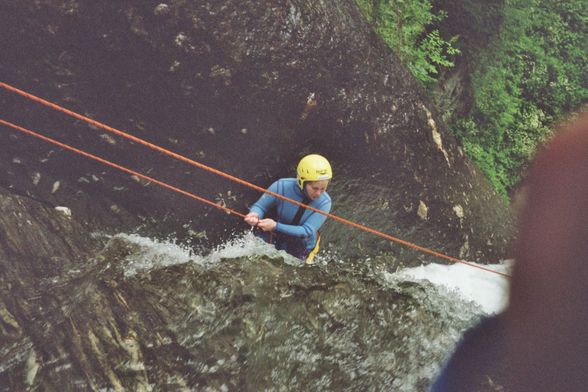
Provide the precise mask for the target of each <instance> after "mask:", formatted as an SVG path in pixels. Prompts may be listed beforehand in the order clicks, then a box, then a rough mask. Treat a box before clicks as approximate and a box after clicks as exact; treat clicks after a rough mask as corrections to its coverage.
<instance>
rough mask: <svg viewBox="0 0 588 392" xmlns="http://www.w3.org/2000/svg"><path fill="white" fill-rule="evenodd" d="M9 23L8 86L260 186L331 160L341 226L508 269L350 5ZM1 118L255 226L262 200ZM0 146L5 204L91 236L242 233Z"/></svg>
mask: <svg viewBox="0 0 588 392" xmlns="http://www.w3.org/2000/svg"><path fill="white" fill-rule="evenodd" d="M3 7H4V9H3V12H2V21H1V22H2V23H0V25H1V26H2V27H1V29H2V30H1V33H2V36H3V37H6V39H5V40H4V41H3V43H2V45H3V47H2V49H3V53H5V56H4V58H5V60H3V61H2V63H1V64H0V70H1V72H2V74H3V75H4V76H5V80H6V81H7V82H8V83H12V84H15V85H16V86H18V87H20V88H23V89H26V90H30V91H31V92H33V93H37V94H39V95H41V96H43V97H45V98H48V99H51V100H54V101H56V102H57V103H59V104H61V105H63V106H66V107H68V108H71V109H73V110H76V111H78V112H80V113H82V114H85V115H88V116H91V117H93V118H96V119H99V120H101V121H104V122H106V123H108V124H110V125H113V126H116V127H119V128H122V129H123V130H128V131H129V132H130V133H132V134H134V135H136V136H139V137H144V138H146V139H148V140H149V141H151V142H154V143H157V144H160V145H162V146H163V147H165V148H169V149H171V150H173V151H176V152H178V153H181V154H183V155H186V156H189V157H190V158H193V159H196V160H198V161H201V162H203V163H206V164H209V165H211V166H213V167H215V168H218V169H221V170H225V171H228V172H229V173H231V174H234V175H237V176H239V177H241V178H244V179H247V180H249V181H251V182H254V183H256V184H258V185H261V186H267V185H269V184H270V183H271V182H272V181H273V180H275V179H276V178H278V177H281V176H291V175H292V174H293V169H294V167H295V164H296V162H297V160H298V159H299V158H300V156H302V155H303V154H305V153H311V152H316V153H321V154H323V155H325V156H327V157H328V158H329V159H330V160H331V161H332V164H333V167H334V171H335V180H334V181H333V183H332V185H331V188H330V193H331V196H332V197H333V199H334V200H335V204H334V211H333V212H334V213H336V214H339V215H341V216H343V217H346V218H349V219H352V220H357V221H360V222H362V223H364V224H367V225H369V226H372V227H375V228H377V229H380V230H383V231H386V232H388V233H391V234H393V235H397V236H399V237H402V238H405V239H407V240H411V241H415V242H417V243H419V244H420V245H425V246H431V247H434V248H435V249H437V250H443V251H446V252H448V253H450V254H452V255H459V256H461V257H465V258H476V259H481V260H488V259H495V258H496V257H498V256H499V255H502V254H503V253H504V251H505V247H506V244H507V241H508V238H509V235H510V232H509V229H510V217H509V212H508V211H507V209H506V207H505V205H504V203H503V201H502V200H500V198H499V197H497V196H496V195H495V194H494V193H493V192H492V191H491V189H490V187H489V186H488V184H487V183H486V181H485V180H484V179H482V178H481V176H480V174H479V173H478V172H477V171H476V170H475V169H474V168H473V167H471V166H469V164H468V163H467V162H466V161H465V158H464V157H463V155H462V154H461V152H460V151H459V148H458V147H457V146H456V144H455V141H454V140H453V138H452V137H451V136H450V135H448V133H447V130H446V129H445V126H444V125H443V123H442V122H441V121H440V120H438V119H437V117H436V114H435V109H434V108H433V107H432V105H431V103H430V102H429V101H428V100H427V99H426V98H425V95H424V94H423V92H422V91H420V89H419V86H418V85H417V84H416V82H415V81H413V80H412V78H411V77H410V75H409V73H408V72H407V71H406V70H405V69H404V68H403V67H402V66H401V64H400V63H399V61H398V59H397V58H396V57H395V56H394V55H393V54H392V53H391V52H390V51H389V50H388V49H387V48H385V47H384V45H382V43H381V42H380V41H379V40H378V39H377V37H376V36H375V34H374V33H373V32H372V31H370V30H369V28H368V26H367V25H366V24H365V23H364V21H363V19H362V17H361V14H360V12H359V11H358V10H357V8H356V6H355V3H354V2H353V1H352V0H345V1H324V2H318V3H317V2H315V1H303V0H298V1H272V2H269V3H261V2H258V1H222V2H218V1H199V2H185V1H169V2H145V1H124V2H116V3H113V2H108V1H79V0H77V1H76V0H74V1H68V2H62V1H52V0H42V1H20V2H16V1H13V2H8V3H7V4H5V5H3ZM23 48H26V49H23ZM0 100H1V103H2V107H3V108H5V110H4V111H3V112H4V114H3V115H4V116H5V118H7V119H8V120H11V121H14V122H16V123H18V124H22V125H25V126H28V127H31V128H33V129H35V130H44V132H46V133H47V134H50V135H51V136H53V137H56V138H58V139H59V140H62V141H66V142H68V143H70V144H74V145H75V146H77V147H79V148H85V149H88V150H90V151H92V152H93V153H95V154H97V155H100V156H104V157H106V158H109V159H113V160H115V161H116V162H117V163H119V164H122V165H125V166H128V167H130V168H133V169H136V170H139V171H141V172H145V173H148V174H149V175H151V176H153V177H156V178H160V179H162V180H165V181H168V182H170V183H172V184H173V185H179V186H181V187H183V188H186V189H187V190H189V191H191V192H195V193H197V194H198V195H200V196H203V197H206V198H209V199H211V200H213V201H215V202H217V203H224V204H226V205H228V206H230V207H232V208H235V209H237V210H239V211H245V210H246V207H247V206H248V205H250V204H251V203H252V202H253V201H254V200H255V199H256V198H257V197H258V196H259V194H258V193H257V192H256V191H252V190H249V189H246V188H244V187H243V186H241V185H237V184H233V183H230V182H229V181H226V180H224V179H221V178H218V177H215V176H214V175H211V174H208V173H204V172H203V171H202V170H200V169H197V168H193V167H190V166H187V165H186V164H184V163H179V162H177V161H173V160H172V159H171V158H166V157H163V156H162V155H161V154H159V153H156V152H153V151H147V150H146V149H145V148H144V147H143V146H137V145H135V144H132V143H129V142H128V141H126V140H122V139H121V138H119V137H115V136H112V135H107V133H106V132H105V131H103V130H100V129H95V127H89V126H87V125H85V124H83V123H82V122H80V121H74V120H71V119H69V118H68V117H67V116H64V115H62V114H57V113H54V112H53V111H51V110H48V109H44V108H42V107H41V106H40V105H38V104H32V103H31V102H28V101H26V100H25V99H22V98H19V97H16V96H14V95H13V94H10V93H6V92H2V93H1V95H0ZM0 138H1V140H2V144H3V146H6V148H3V149H2V152H1V153H0V154H1V160H0V165H1V166H0V167H1V168H2V172H3V173H4V174H3V176H2V177H3V178H2V184H3V186H4V187H7V188H9V189H11V191H12V192H16V193H19V194H25V195H31V196H32V197H35V198H37V199H40V200H43V201H46V202H48V203H50V204H51V205H66V206H68V207H70V208H71V209H72V213H73V214H78V216H81V217H83V218H84V220H86V221H88V222H90V223H91V224H92V225H95V226H96V227H103V228H106V229H112V228H113V227H117V228H125V227H137V226H139V227H141V229H142V230H144V231H147V232H151V233H153V232H155V233H158V234H162V235H166V234H169V233H170V232H172V233H176V235H177V236H178V237H180V238H181V239H183V240H185V241H187V242H190V241H191V240H194V241H196V240H195V239H194V238H195V237H194V235H193V233H195V232H196V233H204V234H203V235H201V236H200V238H204V239H205V242H213V241H215V240H219V239H222V238H226V237H227V235H228V234H229V233H232V232H234V231H239V230H241V229H243V228H244V227H243V226H242V223H241V222H240V221H239V219H238V218H233V217H228V216H226V215H225V214H223V213H218V212H217V211H216V210H214V209H211V208H209V207H203V206H201V205H198V204H195V202H194V201H193V200H191V199H186V198H184V197H182V196H177V195H173V194H171V193H170V191H168V190H160V189H157V187H156V186H155V185H154V184H149V183H142V182H140V181H133V179H130V178H129V176H127V175H122V174H118V173H114V172H113V170H111V169H107V168H104V167H101V166H99V165H98V164H95V163H91V162H87V161H86V160H84V159H83V158H78V157H73V156H72V155H71V154H70V153H65V152H63V151H60V150H59V149H57V148H54V147H49V146H46V145H44V144H43V143H42V142H38V141H34V140H31V139H30V138H29V137H25V136H23V135H18V134H16V132H12V131H9V130H7V129H3V130H2V132H1V133H0ZM58 182H59V186H56V184H57V183H58ZM422 205H424V206H426V209H427V213H426V215H423V214H422V211H423V207H421V206H422ZM456 211H460V213H459V214H458V213H456ZM324 234H325V236H324V238H325V239H326V240H327V239H328V241H325V242H328V243H330V245H331V246H332V247H333V248H335V249H337V250H338V251H339V252H340V253H342V254H344V255H349V256H351V255H365V254H368V255H373V254H378V253H381V252H395V253H396V254H401V253H402V252H404V250H403V249H402V248H400V247H399V246H397V245H392V244H389V243H388V242H387V241H385V240H379V239H376V238H373V237H372V236H371V235H360V234H359V233H358V232H357V231H356V230H355V229H351V228H347V227H342V226H341V225H340V224H339V223H336V222H328V223H327V225H326V226H325V228H324ZM350 238H351V240H350ZM410 258H411V259H412V260H414V263H419V260H417V257H416V255H413V254H411V257H410Z"/></svg>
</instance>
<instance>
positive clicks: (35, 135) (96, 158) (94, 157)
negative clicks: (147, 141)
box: [0, 118, 245, 218]
mask: <svg viewBox="0 0 588 392" xmlns="http://www.w3.org/2000/svg"><path fill="white" fill-rule="evenodd" d="M0 124H2V125H5V126H7V127H10V128H12V129H16V130H17V131H20V132H22V133H26V134H28V135H31V136H34V137H36V138H39V139H41V140H44V141H46V142H48V143H51V144H54V145H56V146H59V147H61V148H64V149H66V150H69V151H73V152H75V153H76V154H80V155H83V156H85V157H87V158H90V159H93V160H95V161H98V162H100V163H103V164H105V165H108V166H110V167H113V168H115V169H118V170H121V171H123V172H125V173H129V174H132V175H135V176H137V177H140V178H142V179H144V180H147V181H150V182H152V183H154V184H157V185H160V186H162V187H164V188H167V189H171V190H172V191H175V192H178V193H181V194H182V195H185V196H188V197H191V198H193V199H196V200H199V201H201V202H203V203H206V204H209V205H211V206H213V207H216V208H219V209H221V210H224V211H226V212H228V213H230V214H235V215H238V216H240V217H241V218H245V214H242V213H240V212H237V211H235V210H232V209H230V208H227V207H223V206H221V205H218V204H216V203H214V202H212V201H210V200H207V199H205V198H202V197H200V196H197V195H195V194H193V193H190V192H188V191H185V190H183V189H180V188H177V187H175V186H173V185H169V184H167V183H165V182H163V181H159V180H156V179H155V178H153V177H149V176H146V175H144V174H141V173H139V172H136V171H134V170H131V169H127V168H126V167H124V166H120V165H117V164H116V163H114V162H111V161H108V160H106V159H103V158H100V157H98V156H96V155H92V154H90V153H88V152H85V151H82V150H80V149H77V148H75V147H72V146H70V145H68V144H65V143H62V142H60V141H57V140H55V139H51V138H49V137H47V136H43V135H41V134H39V133H37V132H34V131H31V130H30V129H26V128H23V127H20V126H18V125H16V124H13V123H10V122H8V121H4V120H2V119H1V118H0Z"/></svg>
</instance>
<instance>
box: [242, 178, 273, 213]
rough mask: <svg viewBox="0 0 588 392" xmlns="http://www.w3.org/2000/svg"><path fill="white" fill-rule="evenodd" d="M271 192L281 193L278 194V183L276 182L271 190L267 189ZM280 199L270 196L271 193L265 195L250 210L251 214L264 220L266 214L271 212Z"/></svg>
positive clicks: (271, 186)
mask: <svg viewBox="0 0 588 392" xmlns="http://www.w3.org/2000/svg"><path fill="white" fill-rule="evenodd" d="M267 189H268V190H269V191H272V192H274V193H279V192H278V181H276V182H274V183H273V184H271V185H270V187H269V188H267ZM277 200H278V198H277V197H275V196H273V195H270V194H269V193H264V194H263V195H262V196H261V197H260V198H259V199H258V200H257V201H256V202H255V203H254V204H253V205H252V206H251V208H250V209H249V214H257V217H258V218H259V219H262V218H263V217H264V216H265V214H266V213H267V212H268V211H269V209H270V208H272V207H273V206H274V205H275V204H276V202H277Z"/></svg>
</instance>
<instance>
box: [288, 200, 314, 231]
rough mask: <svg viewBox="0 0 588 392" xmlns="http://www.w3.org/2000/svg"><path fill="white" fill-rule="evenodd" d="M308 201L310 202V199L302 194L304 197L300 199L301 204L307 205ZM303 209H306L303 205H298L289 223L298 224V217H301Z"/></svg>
mask: <svg viewBox="0 0 588 392" xmlns="http://www.w3.org/2000/svg"><path fill="white" fill-rule="evenodd" d="M308 203H310V199H309V198H308V197H307V196H304V199H302V204H304V205H308ZM304 210H306V208H304V207H303V206H298V211H296V215H294V219H292V222H291V223H290V224H291V225H293V226H298V225H299V224H300V218H302V214H304Z"/></svg>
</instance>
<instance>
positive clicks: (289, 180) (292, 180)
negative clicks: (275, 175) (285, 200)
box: [278, 178, 298, 186]
mask: <svg viewBox="0 0 588 392" xmlns="http://www.w3.org/2000/svg"><path fill="white" fill-rule="evenodd" d="M278 182H281V183H284V184H288V185H296V186H298V184H297V182H296V179H295V178H280V179H279V180H278Z"/></svg>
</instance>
